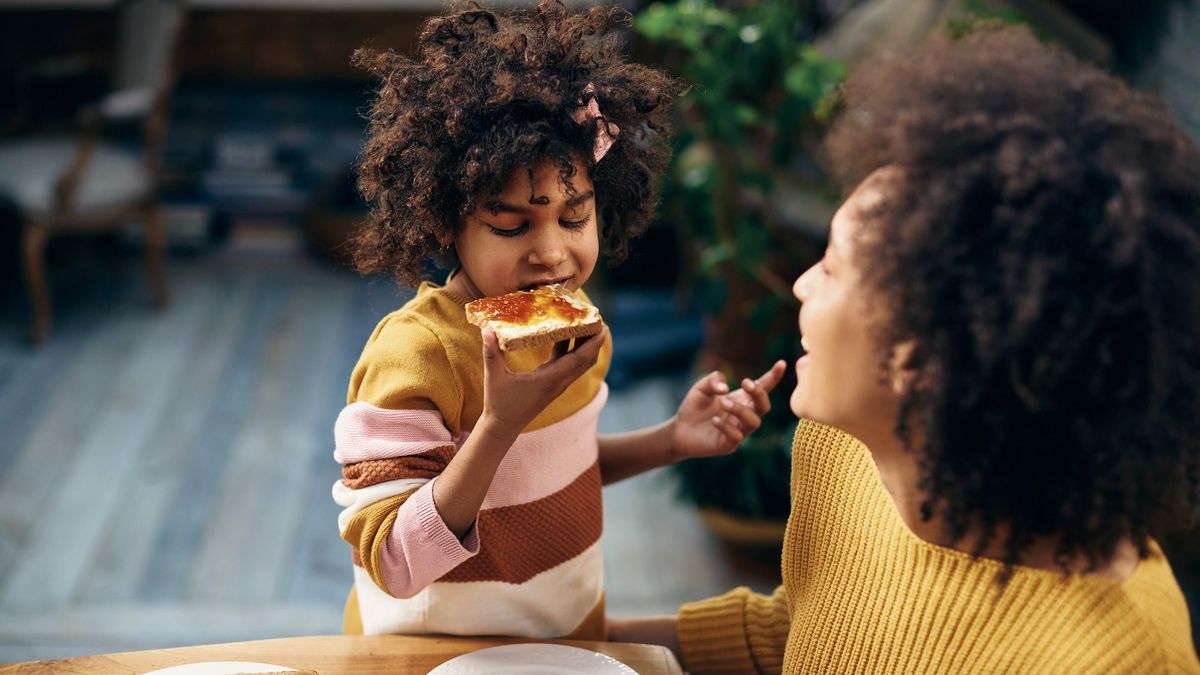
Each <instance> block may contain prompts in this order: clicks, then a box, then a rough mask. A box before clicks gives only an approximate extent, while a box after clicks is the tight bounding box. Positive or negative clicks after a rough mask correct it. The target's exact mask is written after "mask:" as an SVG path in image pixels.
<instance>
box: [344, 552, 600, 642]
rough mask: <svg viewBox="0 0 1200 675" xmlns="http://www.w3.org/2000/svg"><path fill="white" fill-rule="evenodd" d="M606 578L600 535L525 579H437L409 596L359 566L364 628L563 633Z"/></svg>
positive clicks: (542, 635) (589, 605)
mask: <svg viewBox="0 0 1200 675" xmlns="http://www.w3.org/2000/svg"><path fill="white" fill-rule="evenodd" d="M603 582H604V556H603V551H602V549H601V545H600V542H599V541H597V542H596V543H595V544H592V545H591V546H590V547H588V548H587V550H585V551H584V552H583V553H581V554H579V555H577V556H575V557H574V558H572V559H570V560H568V561H566V562H564V563H562V564H560V565H557V566H555V567H553V568H551V569H549V570H546V571H545V572H542V573H541V574H538V575H537V576H535V577H533V578H532V579H530V580H529V581H527V582H525V583H523V584H510V583H505V582H500V581H472V582H460V583H458V582H456V583H446V582H434V583H432V584H430V585H429V586H428V587H426V588H425V590H423V591H421V592H420V593H418V594H416V595H414V596H413V597H411V598H408V599H406V600H400V599H397V598H393V597H391V596H390V595H388V594H387V593H385V592H383V591H382V590H380V589H379V587H377V586H376V585H375V583H374V582H372V581H371V577H370V575H368V574H367V572H366V570H364V569H363V568H361V567H358V566H355V567H354V584H355V589H356V592H357V593H358V605H359V611H360V612H361V613H362V625H363V632H364V633H366V634H367V635H379V634H388V633H446V634H450V635H512V636H518V637H532V638H551V637H561V636H563V635H566V634H568V633H570V632H571V631H573V630H575V628H577V627H578V626H579V624H580V623H582V622H583V620H584V619H585V618H587V615H588V613H589V612H591V610H592V608H594V607H595V606H596V603H598V602H600V598H601V595H602V593H603Z"/></svg>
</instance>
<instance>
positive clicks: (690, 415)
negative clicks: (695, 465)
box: [671, 361, 786, 461]
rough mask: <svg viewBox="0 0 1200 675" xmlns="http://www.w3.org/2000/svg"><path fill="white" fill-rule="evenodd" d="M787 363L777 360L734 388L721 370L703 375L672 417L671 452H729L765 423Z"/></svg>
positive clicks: (703, 454)
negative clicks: (763, 418) (737, 387)
mask: <svg viewBox="0 0 1200 675" xmlns="http://www.w3.org/2000/svg"><path fill="white" fill-rule="evenodd" d="M785 367H786V364H785V363H784V362H783V361H777V362H775V365H773V366H771V368H770V370H768V371H767V372H765V373H763V374H762V376H761V377H759V378H758V379H757V380H752V379H750V378H746V379H744V380H742V386H741V388H739V389H737V390H735V391H732V392H730V391H729V385H727V384H725V378H724V377H723V376H722V375H721V373H719V372H712V373H709V374H708V375H706V376H704V377H703V378H701V379H700V380H699V381H697V382H696V384H693V385H692V388H691V389H690V390H688V393H687V395H686V396H685V397H684V398H683V403H680V404H679V410H678V411H677V412H676V413H675V418H674V419H673V420H672V421H671V426H672V429H671V453H672V456H673V458H674V459H675V461H678V460H681V459H688V458H690V457H712V456H715V455H727V454H729V453H731V452H733V451H734V450H736V449H737V447H738V445H739V444H740V443H741V442H742V440H743V439H744V438H746V436H749V435H750V434H751V433H752V432H753V431H754V430H755V429H758V427H759V426H761V425H762V417H763V415H766V414H767V412H769V411H770V410H771V401H770V399H769V398H768V396H767V395H768V394H770V393H771V390H773V389H774V388H775V387H776V385H778V384H779V381H780V380H781V379H783V373H784V369H785Z"/></svg>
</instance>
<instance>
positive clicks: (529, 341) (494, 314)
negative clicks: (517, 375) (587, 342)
mask: <svg viewBox="0 0 1200 675" xmlns="http://www.w3.org/2000/svg"><path fill="white" fill-rule="evenodd" d="M467 321H469V322H471V323H472V324H474V325H476V326H479V327H480V328H481V329H482V328H485V327H490V328H491V329H492V330H494V331H496V339H497V341H498V342H499V343H500V349H502V350H503V351H506V352H513V351H517V350H519V349H528V348H529V347H537V346H538V345H547V344H553V343H555V342H562V341H563V340H570V339H571V338H580V337H587V336H589V335H595V334H596V333H599V332H600V329H601V326H602V325H603V322H602V321H601V319H600V310H598V309H596V308H595V307H594V306H592V305H590V304H588V303H587V302H585V301H583V300H581V299H580V298H577V297H575V296H574V295H572V294H571V293H570V292H569V291H568V290H567V289H565V288H563V287H562V286H561V285H558V284H555V285H554V286H538V287H537V288H534V289H533V290H530V291H516V292H514V293H509V294H507V295H498V296H495V297H491V298H480V299H479V300H474V301H472V302H468V303H467Z"/></svg>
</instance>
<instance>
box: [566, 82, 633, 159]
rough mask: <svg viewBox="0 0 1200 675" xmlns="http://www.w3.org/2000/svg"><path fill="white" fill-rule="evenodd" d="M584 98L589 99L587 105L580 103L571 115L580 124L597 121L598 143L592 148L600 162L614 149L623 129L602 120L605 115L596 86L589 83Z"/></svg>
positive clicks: (584, 90) (585, 88)
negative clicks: (602, 111)
mask: <svg viewBox="0 0 1200 675" xmlns="http://www.w3.org/2000/svg"><path fill="white" fill-rule="evenodd" d="M583 97H584V98H586V99H587V105H583V104H582V103H580V106H579V108H577V109H576V110H575V112H574V113H572V114H571V119H573V120H575V122H576V123H578V124H585V123H587V121H588V120H595V121H596V143H595V145H594V146H593V148H592V153H593V154H594V155H595V158H596V161H597V162H599V161H600V159H601V158H603V157H604V155H605V154H606V153H607V152H608V149H609V148H611V147H612V144H613V142H615V141H616V140H617V135H618V134H620V133H621V128H620V127H618V126H617V125H615V124H613V123H612V122H607V121H606V120H604V119H602V117H603V115H602V113H601V112H600V104H599V103H598V102H597V101H596V85H594V84H592V83H591V82H588V85H587V86H586V87H584V89H583ZM610 129H611V131H610Z"/></svg>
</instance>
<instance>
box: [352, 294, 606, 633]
mask: <svg viewBox="0 0 1200 675" xmlns="http://www.w3.org/2000/svg"><path fill="white" fill-rule="evenodd" d="M581 295H582V293H581ZM464 305H465V300H463V299H462V298H458V297H456V296H454V295H452V294H450V293H448V292H447V291H445V290H444V289H442V288H440V287H437V286H434V285H432V284H428V283H427V284H423V285H422V286H421V287H420V288H419V289H418V291H417V295H416V297H415V298H414V299H413V300H411V301H410V302H409V303H408V304H406V305H405V306H404V307H402V308H401V309H399V310H397V311H396V312H393V313H392V314H390V315H388V316H387V317H385V318H384V319H383V320H382V321H381V322H380V323H379V325H378V326H377V327H376V329H375V332H374V333H373V334H372V335H371V337H370V339H369V340H368V342H367V345H366V347H365V348H364V350H363V353H362V356H361V357H360V359H359V362H358V364H357V366H356V367H355V368H354V372H353V375H352V376H351V380H350V388H349V394H348V396H347V406H346V407H345V408H344V409H343V410H342V412H341V414H340V415H339V416H338V420H337V423H336V426H335V430H334V435H335V451H334V458H335V459H336V460H337V461H338V462H339V463H340V464H341V465H342V479H341V480H340V481H338V482H337V483H335V484H334V486H333V498H334V500H335V501H336V502H337V503H338V505H340V506H341V507H342V509H343V510H342V512H341V514H340V515H339V516H338V528H339V530H340V532H341V535H342V538H343V539H345V540H346V541H347V542H348V543H349V544H350V547H351V551H352V560H353V565H354V588H353V589H352V591H351V594H350V598H349V599H348V601H347V607H346V617H345V623H346V626H345V628H346V631H347V632H353V633H357V632H363V633H367V634H380V633H450V634H456V635H514V636H522V637H536V638H548V637H562V636H570V637H576V638H579V639H603V637H604V603H603V599H604V596H603V588H602V582H603V567H602V555H601V550H600V532H601V521H602V514H601V501H600V499H601V498H600V490H601V481H600V468H599V461H598V458H599V455H598V445H597V440H596V422H597V419H598V417H599V414H600V409H601V408H602V407H603V406H604V401H605V398H606V397H607V393H608V390H607V387H606V385H605V384H604V376H605V374H606V373H607V371H608V363H609V359H610V356H611V352H612V346H611V343H609V344H605V345H604V347H603V349H602V350H601V354H600V358H599V361H598V362H597V364H596V365H595V366H593V367H592V368H591V369H590V370H589V371H588V372H587V373H585V374H584V375H583V376H582V377H580V378H579V379H578V380H576V381H575V382H574V383H573V384H572V385H571V386H570V387H569V388H568V389H567V391H566V392H564V393H563V394H562V395H561V396H560V397H559V398H558V399H556V400H555V401H554V402H553V403H551V404H550V406H548V407H547V408H546V409H545V410H544V411H542V413H541V414H540V415H538V417H537V418H536V419H534V421H533V422H532V423H531V424H530V425H529V426H528V427H527V428H526V429H525V430H524V431H523V432H522V433H521V435H520V436H519V437H518V439H517V441H516V443H514V444H513V446H512V448H511V449H510V450H509V452H508V454H507V455H506V456H505V458H504V460H503V461H502V462H501V464H500V466H499V469H498V470H497V472H496V476H495V479H494V480H493V482H492V485H491V488H490V489H489V490H488V493H487V496H486V498H485V499H484V501H483V506H482V508H481V510H480V513H479V517H478V518H477V520H476V522H475V524H474V525H473V526H472V527H471V529H470V531H468V533H467V534H466V536H464V537H463V538H462V540H459V538H458V537H456V536H455V535H454V534H453V533H452V532H451V531H450V530H449V529H448V528H447V527H446V524H445V523H444V522H443V521H442V518H441V516H440V515H439V514H438V511H437V509H436V508H435V506H434V503H433V482H434V481H435V480H437V476H438V474H440V473H441V471H442V470H443V469H444V468H445V467H446V465H447V463H448V462H449V461H450V459H451V458H452V457H453V456H454V453H455V452H456V451H457V450H458V448H460V447H462V444H463V443H464V442H465V440H466V439H467V437H468V436H469V435H470V432H471V429H472V428H473V427H474V426H475V423H476V421H477V420H478V419H479V416H480V414H481V413H482V406H483V359H482V350H483V346H482V342H481V338H480V332H479V329H478V328H477V327H475V326H472V325H471V324H469V323H467V321H466V317H465V315H464V310H463V306H464ZM549 350H550V347H546V348H545V349H536V348H535V349H528V350H522V351H519V352H513V353H510V354H507V355H506V359H507V361H508V364H509V367H510V368H512V369H513V370H515V371H529V370H532V369H534V368H536V367H537V366H538V365H540V364H541V363H543V362H545V360H546V359H547V358H548V357H549Z"/></svg>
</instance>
